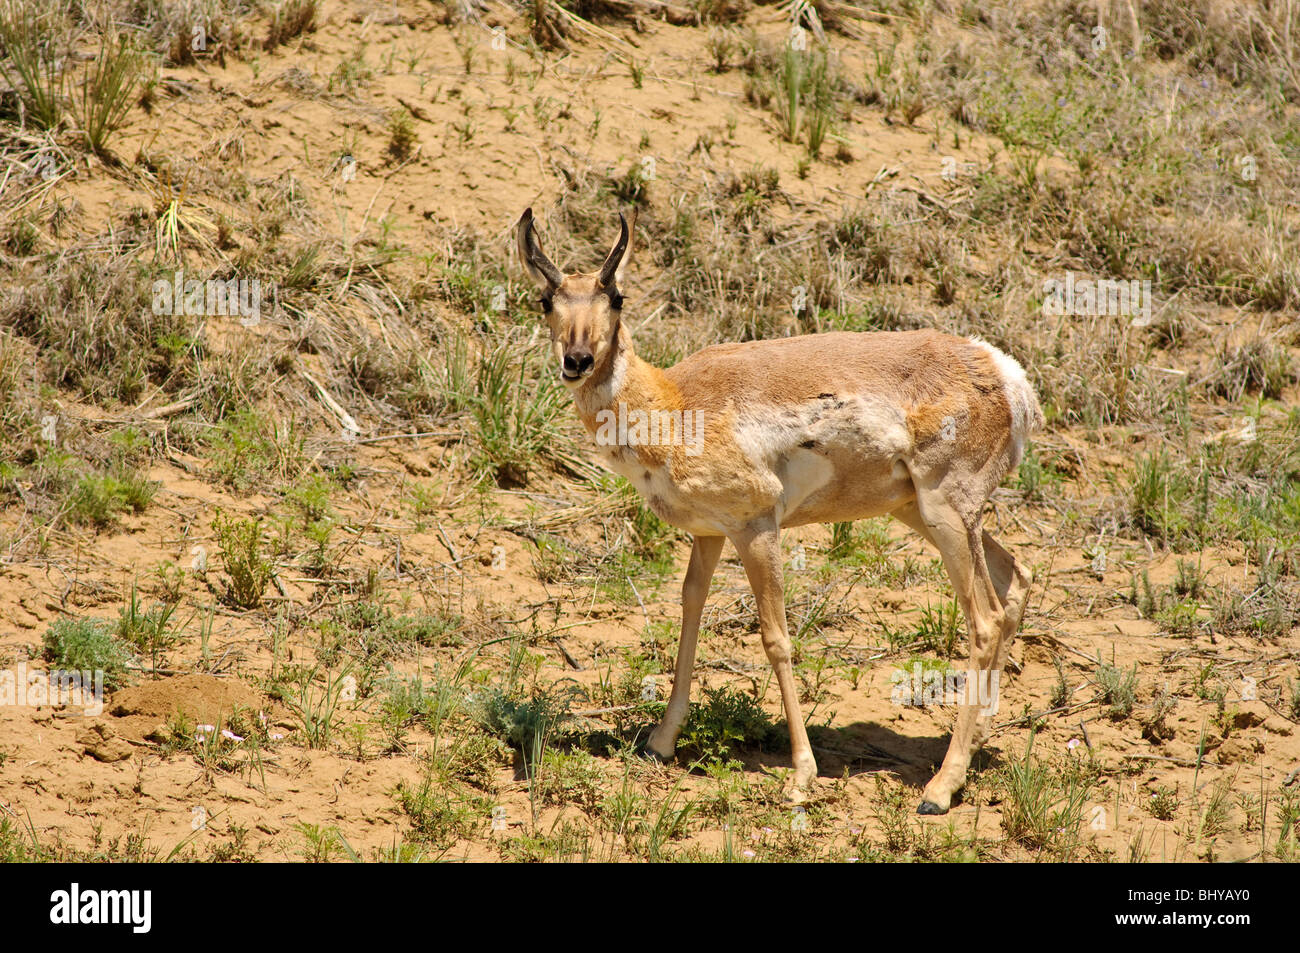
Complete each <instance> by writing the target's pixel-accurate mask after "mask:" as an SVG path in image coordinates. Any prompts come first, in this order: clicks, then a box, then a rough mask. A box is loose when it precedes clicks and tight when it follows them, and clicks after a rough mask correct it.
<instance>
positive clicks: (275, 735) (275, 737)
mask: <svg viewBox="0 0 1300 953" xmlns="http://www.w3.org/2000/svg"><path fill="white" fill-rule="evenodd" d="M283 737H284V735H282V734H280V733H279V732H278V731H273V732H271V740H272V741H279V740H280V739H281V738H283Z"/></svg>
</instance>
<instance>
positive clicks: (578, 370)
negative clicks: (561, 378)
mask: <svg viewBox="0 0 1300 953" xmlns="http://www.w3.org/2000/svg"><path fill="white" fill-rule="evenodd" d="M595 362H596V361H595V358H593V357H592V356H591V352H590V351H570V352H568V353H567V354H565V355H564V373H565V375H566V376H568V377H579V376H581V375H583V374H585V373H587V371H589V370H591V365H592V364H594V363H595Z"/></svg>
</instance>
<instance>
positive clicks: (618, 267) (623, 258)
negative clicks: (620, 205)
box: [598, 208, 636, 296]
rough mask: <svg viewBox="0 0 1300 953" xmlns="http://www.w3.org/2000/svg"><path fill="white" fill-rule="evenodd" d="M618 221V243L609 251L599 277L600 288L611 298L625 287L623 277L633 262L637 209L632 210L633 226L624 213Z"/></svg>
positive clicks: (619, 214) (620, 213)
mask: <svg viewBox="0 0 1300 953" xmlns="http://www.w3.org/2000/svg"><path fill="white" fill-rule="evenodd" d="M618 221H619V225H620V231H619V236H618V241H616V242H614V247H613V248H611V249H610V250H609V255H608V257H606V258H605V264H603V265H601V267H600V275H599V277H598V281H599V282H600V286H601V287H602V288H604V289H605V290H606V291H608V292H609V293H610V295H611V296H613V295H615V294H617V293H618V290H619V289H620V288H622V287H623V276H624V274H625V273H626V271H627V265H628V262H630V261H631V260H632V232H633V231H634V230H635V229H636V209H635V208H633V209H632V224H631V225H629V224H628V221H627V219H626V218H625V217H624V216H623V213H622V212H619V213H618Z"/></svg>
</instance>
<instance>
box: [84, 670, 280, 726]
mask: <svg viewBox="0 0 1300 953" xmlns="http://www.w3.org/2000/svg"><path fill="white" fill-rule="evenodd" d="M236 706H239V707H241V708H245V709H251V710H253V711H256V710H258V709H264V708H265V707H266V700H265V699H264V698H263V697H262V695H261V693H260V692H258V691H257V690H256V689H255V688H253V687H251V686H250V685H248V683H246V682H244V681H241V680H240V679H238V678H220V677H218V676H215V675H177V676H174V677H172V678H166V679H163V680H161V681H156V682H145V683H143V684H141V685H133V686H132V687H130V688H124V689H122V690H121V691H119V692H114V693H113V696H112V704H111V706H110V707H109V714H110V715H112V716H113V718H114V725H115V727H116V728H117V731H118V733H119V734H120V735H121V736H122V737H125V738H131V739H133V740H136V741H139V740H142V739H143V738H144V737H145V736H146V735H147V734H149V732H151V731H152V730H153V729H154V728H155V727H156V726H157V725H159V724H165V723H166V722H168V721H169V720H170V719H171V718H172V716H173V715H175V714H176V713H177V712H180V713H181V714H183V715H185V716H186V717H187V718H189V719H190V720H192V721H194V722H195V723H197V724H206V725H215V724H217V723H218V722H224V721H225V720H226V719H227V718H229V716H230V713H231V711H233V710H234V709H235V707H236Z"/></svg>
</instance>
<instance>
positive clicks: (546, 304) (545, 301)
mask: <svg viewBox="0 0 1300 953" xmlns="http://www.w3.org/2000/svg"><path fill="white" fill-rule="evenodd" d="M542 310H543V311H545V312H546V313H547V314H550V313H551V296H550V295H542Z"/></svg>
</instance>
